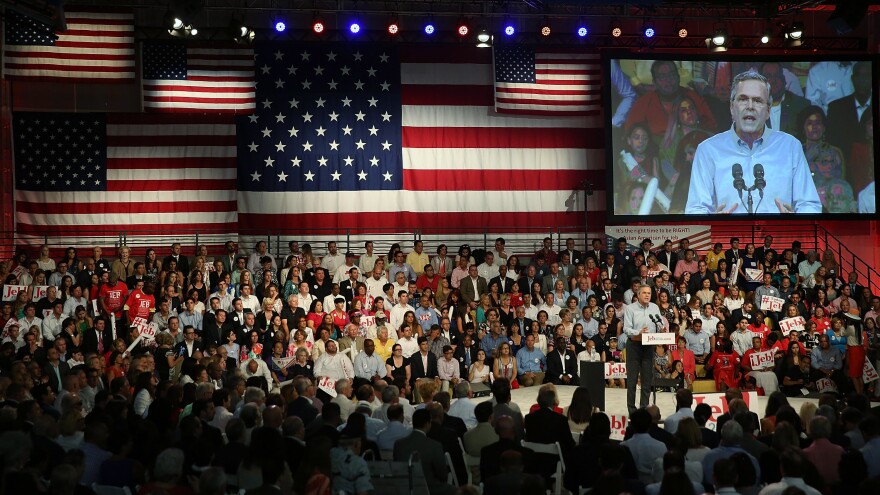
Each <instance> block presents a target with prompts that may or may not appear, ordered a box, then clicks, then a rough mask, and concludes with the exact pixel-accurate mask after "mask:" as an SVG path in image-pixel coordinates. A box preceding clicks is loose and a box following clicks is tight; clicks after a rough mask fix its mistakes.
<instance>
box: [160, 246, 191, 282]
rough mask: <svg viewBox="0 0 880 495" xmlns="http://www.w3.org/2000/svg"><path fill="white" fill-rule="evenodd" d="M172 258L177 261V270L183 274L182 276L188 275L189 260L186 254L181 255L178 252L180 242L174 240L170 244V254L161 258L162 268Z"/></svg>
mask: <svg viewBox="0 0 880 495" xmlns="http://www.w3.org/2000/svg"><path fill="white" fill-rule="evenodd" d="M171 260H174V261H176V262H177V271H179V272H180V273H182V274H183V276H184V277H188V276H189V260H188V259H186V256H182V255H181V254H180V243H179V242H175V243H174V244H172V245H171V254H169V255H168V256H166V257H165V259H163V260H162V268H165V267H166V266H168V262H169V261H171Z"/></svg>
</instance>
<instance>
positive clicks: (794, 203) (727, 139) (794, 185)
mask: <svg viewBox="0 0 880 495" xmlns="http://www.w3.org/2000/svg"><path fill="white" fill-rule="evenodd" d="M772 104H773V101H772V100H771V98H770V83H768V82H767V79H766V78H765V77H764V76H762V75H761V74H758V73H757V72H754V71H747V72H743V73H741V74H738V75H737V76H736V77H735V78H734V79H733V84H732V85H731V91H730V116H731V118H732V120H733V126H732V127H731V128H730V129H728V130H726V131H724V132H721V133H719V134H716V135H715V136H712V137H710V138H709V139H707V140H705V141H703V142H702V143H700V144H699V145H698V146H697V151H696V154H695V155H694V163H693V167H692V169H691V170H692V171H691V183H690V189H689V190H688V200H687V206H685V213H686V214H698V215H700V214H703V215H705V214H714V213H722V214H724V213H747V214H750V215H751V214H768V213H821V212H822V203H821V202H820V201H819V194H818V192H817V191H816V185H815V183H814V182H813V178H812V175H811V173H810V167H809V165H808V164H807V159H806V157H805V156H804V151H803V146H802V145H801V143H800V141H798V140H797V139H796V138H795V137H793V136H791V135H790V134H786V133H785V132H782V131H779V130H776V129H771V128H770V127H768V126H767V121H768V120H769V119H770V108H771V105H772ZM748 183H751V184H750V185H749V184H748ZM753 192H754V193H753ZM710 471H711V470H710ZM710 475H711V472H710ZM708 479H709V480H710V481H711V476H710V477H709V478H708Z"/></svg>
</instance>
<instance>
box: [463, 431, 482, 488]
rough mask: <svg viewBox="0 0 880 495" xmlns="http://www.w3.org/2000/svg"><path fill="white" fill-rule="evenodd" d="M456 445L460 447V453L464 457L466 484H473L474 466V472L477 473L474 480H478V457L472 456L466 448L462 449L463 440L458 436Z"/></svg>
mask: <svg viewBox="0 0 880 495" xmlns="http://www.w3.org/2000/svg"><path fill="white" fill-rule="evenodd" d="M458 446H459V448H461V455H462V456H463V457H464V465H465V468H466V469H465V472H467V484H468V485H473V484H474V482H475V477H474V469H475V468H476V472H477V475H478V476H477V477H476V481H477V482H479V473H480V458H479V457H474V456H472V455H470V454H468V453H467V451H466V450H464V442H462V441H461V438H460V437H459V439H458Z"/></svg>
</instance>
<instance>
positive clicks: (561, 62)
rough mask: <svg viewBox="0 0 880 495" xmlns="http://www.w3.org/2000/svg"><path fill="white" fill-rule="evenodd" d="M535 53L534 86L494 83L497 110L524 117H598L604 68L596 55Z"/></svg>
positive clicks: (557, 50)
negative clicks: (523, 115)
mask: <svg viewBox="0 0 880 495" xmlns="http://www.w3.org/2000/svg"><path fill="white" fill-rule="evenodd" d="M580 52H581V53H577V52H574V51H572V52H571V53H562V52H561V51H560V50H559V49H555V48H554V49H553V51H544V50H536V51H535V82H534V83H510V82H496V83H495V109H496V110H497V111H498V112H501V113H515V114H525V115H598V114H599V112H600V110H601V108H602V102H601V97H602V84H601V81H602V73H601V72H602V68H601V66H600V63H599V55H598V54H595V53H583V50H581V51H580Z"/></svg>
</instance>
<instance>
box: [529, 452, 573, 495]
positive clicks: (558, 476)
mask: <svg viewBox="0 0 880 495" xmlns="http://www.w3.org/2000/svg"><path fill="white" fill-rule="evenodd" d="M521 444H522V446H523V447H525V448H527V449H531V450H533V451H535V452H536V453H538V454H549V455H553V456H556V472H555V473H553V476H552V478H553V495H561V494H562V476H563V474H565V460H563V458H562V447H561V446H560V445H559V442H553V443H536V442H527V441H525V440H523V441H522V442H521Z"/></svg>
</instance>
